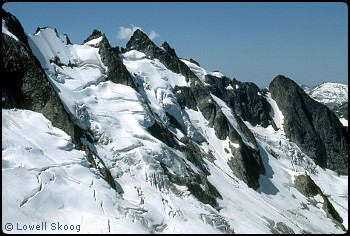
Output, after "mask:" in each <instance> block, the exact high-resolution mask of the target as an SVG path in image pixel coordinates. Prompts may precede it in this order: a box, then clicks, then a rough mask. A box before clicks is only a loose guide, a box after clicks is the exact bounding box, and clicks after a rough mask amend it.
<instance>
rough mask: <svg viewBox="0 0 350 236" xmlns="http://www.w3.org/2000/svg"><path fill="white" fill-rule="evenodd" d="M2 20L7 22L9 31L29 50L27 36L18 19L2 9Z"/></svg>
mask: <svg viewBox="0 0 350 236" xmlns="http://www.w3.org/2000/svg"><path fill="white" fill-rule="evenodd" d="M1 16H2V19H4V20H5V22H6V26H7V29H8V30H9V31H10V32H11V33H12V34H14V35H16V37H17V38H18V39H19V41H21V42H22V43H23V44H24V45H25V46H26V47H27V48H29V44H28V40H27V36H26V34H25V32H24V29H23V27H22V25H21V23H20V22H19V21H18V19H17V18H16V17H15V16H14V15H12V14H11V13H9V12H7V11H5V10H4V9H2V12H1Z"/></svg>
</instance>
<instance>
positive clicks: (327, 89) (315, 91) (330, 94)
mask: <svg viewBox="0 0 350 236" xmlns="http://www.w3.org/2000/svg"><path fill="white" fill-rule="evenodd" d="M303 88H304V90H305V92H306V93H307V94H308V95H309V96H310V97H312V98H313V99H315V100H316V101H318V102H320V103H322V104H324V105H326V106H327V107H329V109H331V110H333V111H334V112H335V113H336V115H337V116H338V117H339V119H340V121H341V122H342V123H343V125H344V126H348V85H347V84H339V83H327V82H324V83H322V84H320V85H318V86H316V87H314V88H309V87H307V86H303Z"/></svg>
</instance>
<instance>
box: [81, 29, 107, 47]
mask: <svg viewBox="0 0 350 236" xmlns="http://www.w3.org/2000/svg"><path fill="white" fill-rule="evenodd" d="M101 36H104V34H102V32H101V31H99V30H97V29H94V30H93V31H92V34H91V35H90V36H89V37H87V38H86V39H85V40H84V42H83V44H84V43H86V42H89V41H91V40H93V39H97V38H99V37H101Z"/></svg>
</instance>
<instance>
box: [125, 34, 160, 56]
mask: <svg viewBox="0 0 350 236" xmlns="http://www.w3.org/2000/svg"><path fill="white" fill-rule="evenodd" d="M155 48H157V46H156V45H155V44H154V43H153V42H152V40H151V39H150V38H149V37H148V36H147V35H146V34H145V33H144V32H142V30H140V29H137V30H135V32H134V34H133V35H132V36H131V38H130V40H129V41H128V42H127V44H126V50H127V51H129V50H133V49H135V50H138V51H144V50H153V49H155Z"/></svg>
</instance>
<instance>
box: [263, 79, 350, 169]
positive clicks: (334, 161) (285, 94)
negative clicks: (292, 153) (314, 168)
mask: <svg viewBox="0 0 350 236" xmlns="http://www.w3.org/2000/svg"><path fill="white" fill-rule="evenodd" d="M269 91H270V92H271V97H272V98H273V99H274V100H275V101H276V102H277V105H278V107H279V108H280V109H281V111H282V113H283V115H284V130H285V133H286V135H287V137H288V138H290V139H291V140H292V141H293V142H295V143H296V144H297V145H298V146H299V147H300V148H301V149H302V151H303V152H305V153H306V154H307V155H309V156H310V157H311V158H312V159H313V160H314V161H315V163H316V164H317V165H319V166H321V167H323V168H329V169H331V170H334V171H336V172H337V173H338V174H343V175H347V174H348V132H347V130H346V129H345V128H344V126H343V125H342V124H341V123H340V121H339V119H338V118H337V116H336V115H335V114H334V113H333V112H332V111H331V110H330V109H329V108H328V107H327V106H325V105H323V104H320V103H318V102H316V101H315V100H313V99H312V98H310V97H309V96H308V95H307V94H306V93H305V92H304V90H303V89H302V88H300V87H299V86H298V85H297V84H296V83H295V82H294V81H292V80H291V79H289V78H286V77H284V76H282V75H279V76H277V77H276V78H274V80H273V81H272V82H271V83H270V86H269Z"/></svg>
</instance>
